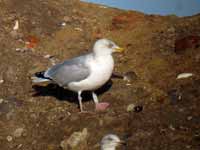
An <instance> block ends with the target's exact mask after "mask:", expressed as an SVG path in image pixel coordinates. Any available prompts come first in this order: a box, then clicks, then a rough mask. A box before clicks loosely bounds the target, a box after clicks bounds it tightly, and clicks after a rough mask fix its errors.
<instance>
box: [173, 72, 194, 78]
mask: <svg viewBox="0 0 200 150" xmlns="http://www.w3.org/2000/svg"><path fill="white" fill-rule="evenodd" d="M192 76H193V74H192V73H181V74H179V75H178V76H177V77H176V79H185V78H189V77H192Z"/></svg>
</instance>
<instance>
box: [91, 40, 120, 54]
mask: <svg viewBox="0 0 200 150" xmlns="http://www.w3.org/2000/svg"><path fill="white" fill-rule="evenodd" d="M93 51H94V53H95V55H97V56H99V55H111V54H112V53H113V52H122V51H123V49H122V48H120V47H119V46H117V45H116V44H115V43H114V42H113V41H111V40H108V39H99V40H97V41H96V42H95V44H94V47H93Z"/></svg>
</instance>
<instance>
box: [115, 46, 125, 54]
mask: <svg viewBox="0 0 200 150" xmlns="http://www.w3.org/2000/svg"><path fill="white" fill-rule="evenodd" d="M114 50H115V52H118V53H121V52H123V51H124V49H123V48H121V47H116V48H115V49H114Z"/></svg>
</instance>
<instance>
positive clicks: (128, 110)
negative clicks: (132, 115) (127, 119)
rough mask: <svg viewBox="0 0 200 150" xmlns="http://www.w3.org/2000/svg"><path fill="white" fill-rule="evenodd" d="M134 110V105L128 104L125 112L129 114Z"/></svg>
mask: <svg viewBox="0 0 200 150" xmlns="http://www.w3.org/2000/svg"><path fill="white" fill-rule="evenodd" d="M134 108H135V104H129V105H128V106H127V108H126V111H127V112H131V111H133V110H134Z"/></svg>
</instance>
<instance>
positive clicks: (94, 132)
mask: <svg viewBox="0 0 200 150" xmlns="http://www.w3.org/2000/svg"><path fill="white" fill-rule="evenodd" d="M0 25H1V28H0V41H1V42H0V58H1V59H0V70H1V71H0V147H1V148H0V149H1V150H12V149H14V150H17V149H19V150H20V149H21V150H68V149H73V150H98V149H100V147H99V142H100V140H101V138H102V137H103V136H104V135H106V134H108V133H114V134H117V135H118V136H119V137H120V138H121V139H124V140H125V141H126V143H127V144H126V145H125V146H122V147H119V148H118V149H123V150H133V149H134V150H157V149H162V150H169V149H170V150H183V149H184V150H190V149H191V150H198V149H200V109H199V108H198V107H199V105H200V76H199V73H200V67H199V64H200V15H196V16H191V17H183V18H178V17H176V16H174V15H171V16H165V17H164V16H156V15H145V14H142V13H139V12H134V11H124V10H119V9H114V8H107V7H105V6H100V5H94V4H87V3H83V2H79V1H78V0H77V1H75V0H74V1H72V0H71V1H70V0H57V1H51V0H46V1H42V0H29V1H27V0H6V1H5V0H0ZM105 37H106V38H109V39H111V40H113V41H115V42H116V43H117V44H118V45H120V46H121V47H124V48H125V52H124V53H123V54H120V55H114V57H115V64H116V65H115V70H114V73H115V74H117V75H122V76H124V77H125V78H126V80H123V79H121V78H116V77H114V76H113V78H112V79H111V80H110V81H109V82H108V83H107V84H106V85H105V86H104V87H103V88H101V89H100V90H98V93H99V99H100V100H101V101H106V102H109V103H110V104H111V106H110V107H109V108H108V110H107V111H105V112H94V108H93V107H94V104H93V101H92V100H91V95H90V93H87V92H86V93H84V94H83V95H84V104H83V105H84V108H85V109H87V110H88V111H90V112H91V113H89V114H80V113H79V108H78V103H77V95H76V94H75V93H72V92H70V91H67V90H64V89H62V88H60V87H58V86H56V85H53V84H45V85H34V84H32V83H31V80H30V77H31V76H32V75H33V74H34V73H35V72H37V71H41V70H43V69H46V68H47V67H50V66H52V65H53V64H55V63H57V62H61V61H63V60H65V59H68V58H71V57H74V56H77V55H80V54H84V53H87V52H88V51H89V50H88V49H89V48H91V46H92V44H93V43H94V41H95V40H96V39H99V38H105ZM182 73H191V74H189V75H192V76H190V77H187V78H184V77H185V75H188V74H182ZM180 74H181V76H180ZM178 75H179V78H180V79H177V77H178ZM74 141H75V142H74Z"/></svg>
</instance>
